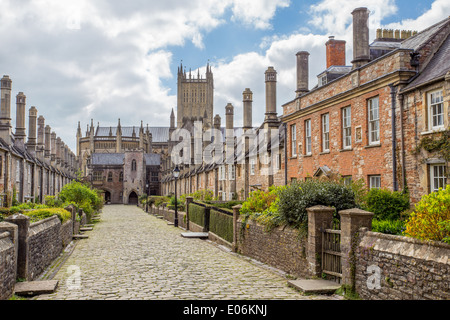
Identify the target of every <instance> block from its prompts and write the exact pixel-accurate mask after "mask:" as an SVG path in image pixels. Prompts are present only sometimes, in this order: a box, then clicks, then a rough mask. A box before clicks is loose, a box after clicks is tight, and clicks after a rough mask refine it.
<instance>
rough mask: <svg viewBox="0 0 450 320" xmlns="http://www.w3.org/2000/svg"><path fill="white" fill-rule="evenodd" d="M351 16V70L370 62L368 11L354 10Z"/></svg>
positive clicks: (365, 9) (363, 9) (362, 9)
mask: <svg viewBox="0 0 450 320" xmlns="http://www.w3.org/2000/svg"><path fill="white" fill-rule="evenodd" d="M352 15H353V61H352V64H353V69H356V68H359V67H361V66H362V65H364V64H366V63H368V62H369V61H370V50H369V10H367V8H356V9H355V10H353V12H352Z"/></svg>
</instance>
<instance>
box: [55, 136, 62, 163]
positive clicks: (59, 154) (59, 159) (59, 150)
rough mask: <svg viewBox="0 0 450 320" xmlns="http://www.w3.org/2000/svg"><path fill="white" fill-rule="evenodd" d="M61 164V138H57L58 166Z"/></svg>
mask: <svg viewBox="0 0 450 320" xmlns="http://www.w3.org/2000/svg"><path fill="white" fill-rule="evenodd" d="M60 162H61V138H60V137H57V138H56V164H59V163H60Z"/></svg>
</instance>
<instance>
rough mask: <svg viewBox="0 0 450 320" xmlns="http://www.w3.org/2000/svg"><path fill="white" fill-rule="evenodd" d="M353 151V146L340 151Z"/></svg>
mask: <svg viewBox="0 0 450 320" xmlns="http://www.w3.org/2000/svg"><path fill="white" fill-rule="evenodd" d="M346 151H353V148H344V149H341V150H339V152H346Z"/></svg>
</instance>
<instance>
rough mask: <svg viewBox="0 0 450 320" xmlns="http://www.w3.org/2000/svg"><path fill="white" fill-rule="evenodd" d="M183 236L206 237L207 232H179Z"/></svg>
mask: <svg viewBox="0 0 450 320" xmlns="http://www.w3.org/2000/svg"><path fill="white" fill-rule="evenodd" d="M181 236H182V237H183V238H200V239H205V238H208V232H184V233H182V234H181Z"/></svg>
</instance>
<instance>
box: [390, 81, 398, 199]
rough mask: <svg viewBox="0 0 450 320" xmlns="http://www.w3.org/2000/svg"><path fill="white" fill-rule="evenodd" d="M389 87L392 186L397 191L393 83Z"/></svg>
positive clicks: (394, 92) (394, 90) (394, 89)
mask: <svg viewBox="0 0 450 320" xmlns="http://www.w3.org/2000/svg"><path fill="white" fill-rule="evenodd" d="M389 87H390V88H391V119H392V124H391V127H392V187H393V190H394V191H398V182H397V155H396V149H397V135H396V126H395V99H396V97H395V95H396V93H397V92H396V88H395V86H394V85H393V84H390V85H389Z"/></svg>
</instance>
